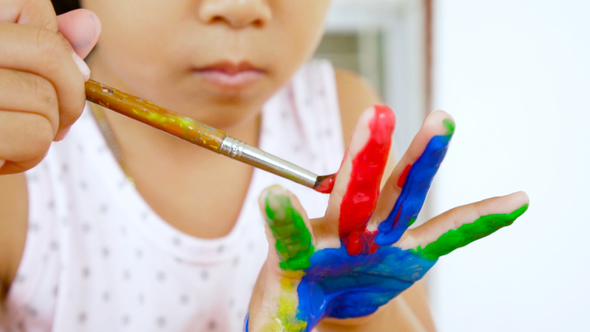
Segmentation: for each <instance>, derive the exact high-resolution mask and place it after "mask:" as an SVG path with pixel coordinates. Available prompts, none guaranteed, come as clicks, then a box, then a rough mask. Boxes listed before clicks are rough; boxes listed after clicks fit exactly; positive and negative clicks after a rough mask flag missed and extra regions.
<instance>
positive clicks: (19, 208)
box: [0, 173, 28, 303]
mask: <svg viewBox="0 0 590 332" xmlns="http://www.w3.org/2000/svg"><path fill="white" fill-rule="evenodd" d="M27 214H28V194H27V180H26V178H25V175H24V174H23V173H19V174H14V175H2V176H0V243H2V246H0V303H1V302H2V300H3V298H4V295H5V293H6V292H7V291H8V286H9V285H10V283H11V281H12V279H13V278H14V276H15V274H16V270H17V268H18V265H19V263H20V258H21V257H22V253H23V250H24V246H25V239H26V233H27V218H28V215H27Z"/></svg>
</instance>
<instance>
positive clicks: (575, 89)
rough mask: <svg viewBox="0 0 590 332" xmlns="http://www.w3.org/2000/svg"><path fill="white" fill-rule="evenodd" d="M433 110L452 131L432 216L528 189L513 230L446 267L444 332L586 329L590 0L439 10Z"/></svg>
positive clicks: (436, 293) (456, 256)
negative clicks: (443, 113) (447, 119)
mask: <svg viewBox="0 0 590 332" xmlns="http://www.w3.org/2000/svg"><path fill="white" fill-rule="evenodd" d="M434 10H435V12H434V16H435V22H434V26H435V28H434V29H435V30H434V34H435V45H434V48H435V54H434V57H435V58H434V66H435V77H434V89H435V92H434V94H435V95H434V105H433V106H434V108H437V109H445V110H447V111H448V112H450V113H451V114H452V115H453V116H454V117H455V120H456V122H457V131H456V135H455V137H454V139H453V143H452V145H451V148H450V150H449V154H448V156H447V160H446V161H445V163H444V164H443V167H442V168H441V171H440V174H439V176H438V178H437V182H436V184H435V188H434V192H433V195H432V197H431V203H432V208H433V212H435V213H437V214H438V213H441V212H442V211H445V210H447V209H450V208H452V207H454V206H457V205H461V204H466V203H468V202H471V201H475V200H480V199H484V198H486V197H489V196H495V195H502V194H506V193H510V192H513V191H517V190H525V191H526V192H527V193H528V194H529V196H530V199H531V205H530V209H529V211H528V212H527V213H526V214H525V215H524V216H523V217H521V219H519V220H517V221H516V222H515V224H514V225H512V226H511V227H509V228H507V229H503V230H500V231H499V232H497V233H495V234H493V235H492V236H491V237H489V238H487V239H484V240H481V241H479V242H476V243H473V244H471V245H470V246H469V248H463V249H459V250H458V251H456V252H454V253H453V254H451V255H449V256H447V257H442V258H441V259H440V261H439V264H438V267H436V268H435V269H434V270H433V273H432V275H431V278H430V282H431V286H432V294H431V295H432V303H433V311H434V315H435V319H436V322H437V325H438V328H439V330H440V331H453V332H459V331H470V332H472V331H494V332H496V331H590V320H589V319H588V312H589V311H590V281H589V280H590V278H589V277H590V175H589V173H590V129H589V128H590V19H589V18H588V17H589V13H590V1H588V0H577V1H575V0H561V1H555V0H528V1H525V0H495V1H473V0H437V1H435V9H434Z"/></svg>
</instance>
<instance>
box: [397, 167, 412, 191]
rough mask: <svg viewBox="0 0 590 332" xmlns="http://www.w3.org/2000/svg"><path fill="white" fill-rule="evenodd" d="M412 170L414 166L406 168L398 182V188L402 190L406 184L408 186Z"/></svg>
mask: <svg viewBox="0 0 590 332" xmlns="http://www.w3.org/2000/svg"><path fill="white" fill-rule="evenodd" d="M410 169H412V165H408V166H406V168H404V171H403V172H402V175H400V176H399V179H398V180H397V186H398V187H400V188H401V187H403V186H404V184H406V179H407V178H408V174H409V173H410Z"/></svg>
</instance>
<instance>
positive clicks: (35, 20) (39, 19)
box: [0, 0, 57, 32]
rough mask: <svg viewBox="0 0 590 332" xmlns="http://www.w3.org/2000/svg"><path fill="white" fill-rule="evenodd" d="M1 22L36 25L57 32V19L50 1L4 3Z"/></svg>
mask: <svg viewBox="0 0 590 332" xmlns="http://www.w3.org/2000/svg"><path fill="white" fill-rule="evenodd" d="M0 22H4V23H17V24H28V25H36V26H39V27H42V28H45V29H48V30H50V31H53V32H57V17H56V15H55V10H53V5H52V4H51V2H50V1H48V0H5V1H2V10H1V11H0Z"/></svg>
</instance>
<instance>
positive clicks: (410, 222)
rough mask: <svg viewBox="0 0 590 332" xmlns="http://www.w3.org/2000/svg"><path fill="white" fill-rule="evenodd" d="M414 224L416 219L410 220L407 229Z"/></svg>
mask: <svg viewBox="0 0 590 332" xmlns="http://www.w3.org/2000/svg"><path fill="white" fill-rule="evenodd" d="M415 222H416V218H412V219H410V221H409V222H408V227H410V226H412V224H413V223H415Z"/></svg>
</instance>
